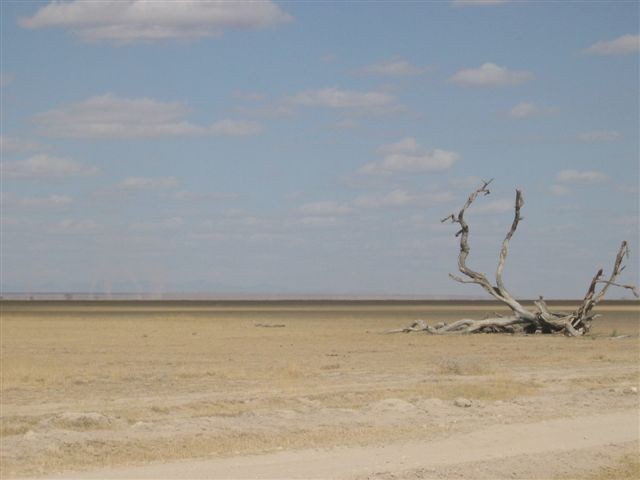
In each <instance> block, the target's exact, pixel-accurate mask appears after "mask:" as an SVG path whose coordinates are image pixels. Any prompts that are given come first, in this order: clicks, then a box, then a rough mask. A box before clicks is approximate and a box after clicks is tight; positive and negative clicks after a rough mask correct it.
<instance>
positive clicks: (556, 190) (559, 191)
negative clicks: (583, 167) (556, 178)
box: [549, 184, 571, 197]
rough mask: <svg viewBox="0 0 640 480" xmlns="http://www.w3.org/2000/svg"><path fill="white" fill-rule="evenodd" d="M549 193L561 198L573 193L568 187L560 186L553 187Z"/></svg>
mask: <svg viewBox="0 0 640 480" xmlns="http://www.w3.org/2000/svg"><path fill="white" fill-rule="evenodd" d="M549 191H550V192H551V193H553V194H554V195H557V196H559V197H561V196H564V195H569V194H570V193H571V190H569V188H568V187H567V186H566V185H558V184H555V185H551V186H550V187H549Z"/></svg>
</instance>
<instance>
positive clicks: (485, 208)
mask: <svg viewBox="0 0 640 480" xmlns="http://www.w3.org/2000/svg"><path fill="white" fill-rule="evenodd" d="M472 208H473V211H474V213H479V214H483V215H491V214H494V213H504V212H508V211H510V210H513V209H514V203H513V200H510V199H508V198H500V199H498V200H493V201H491V202H487V203H483V204H481V205H477V206H476V205H473V206H472Z"/></svg>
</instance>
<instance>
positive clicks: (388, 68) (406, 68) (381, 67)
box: [356, 60, 429, 77]
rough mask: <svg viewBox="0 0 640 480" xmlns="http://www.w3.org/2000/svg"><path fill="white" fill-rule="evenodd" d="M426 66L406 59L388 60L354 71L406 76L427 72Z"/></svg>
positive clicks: (388, 75)
mask: <svg viewBox="0 0 640 480" xmlns="http://www.w3.org/2000/svg"><path fill="white" fill-rule="evenodd" d="M428 70H429V69H428V68H421V67H416V66H415V65H412V64H411V63H409V62H407V61H406V60H389V61H384V62H378V63H374V64H372V65H367V66H365V67H362V68H360V69H358V70H357V71H356V73H362V74H365V75H382V76H386V77H407V76H411V75H420V74H421V73H425V72H427V71H428Z"/></svg>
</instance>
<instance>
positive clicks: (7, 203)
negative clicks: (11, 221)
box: [0, 193, 73, 209]
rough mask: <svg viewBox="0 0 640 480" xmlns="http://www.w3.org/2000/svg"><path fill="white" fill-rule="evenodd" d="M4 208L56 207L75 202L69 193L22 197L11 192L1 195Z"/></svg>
mask: <svg viewBox="0 0 640 480" xmlns="http://www.w3.org/2000/svg"><path fill="white" fill-rule="evenodd" d="M0 199H1V201H2V205H3V206H4V208H7V209H9V208H56V207H66V206H68V205H70V204H71V203H72V202H73V199H72V198H71V197H69V196H67V195H47V196H39V197H34V196H31V197H20V196H17V195H13V194H11V193H3V194H2V196H1V197H0Z"/></svg>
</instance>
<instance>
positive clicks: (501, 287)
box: [387, 180, 640, 336]
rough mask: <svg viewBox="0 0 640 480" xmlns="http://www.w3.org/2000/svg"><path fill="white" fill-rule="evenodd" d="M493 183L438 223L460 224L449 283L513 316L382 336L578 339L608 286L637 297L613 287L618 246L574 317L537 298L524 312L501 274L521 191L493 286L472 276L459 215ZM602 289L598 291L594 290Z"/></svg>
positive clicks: (622, 252) (623, 252)
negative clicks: (466, 286)
mask: <svg viewBox="0 0 640 480" xmlns="http://www.w3.org/2000/svg"><path fill="white" fill-rule="evenodd" d="M491 182H492V180H489V181H487V182H483V183H482V186H481V187H480V188H478V189H477V190H475V191H474V192H472V193H471V195H469V198H468V199H467V201H466V203H465V204H464V206H463V207H462V209H461V210H460V211H459V212H458V213H457V214H451V215H449V216H448V217H445V218H443V219H442V222H446V221H451V223H457V224H459V225H460V230H459V231H458V232H457V233H456V237H460V253H459V255H458V270H459V271H460V273H462V275H464V277H466V278H463V277H459V276H456V275H453V274H449V275H450V276H451V278H453V279H454V280H456V281H457V282H460V283H475V284H478V285H480V286H481V287H482V288H483V289H484V290H485V291H487V293H489V295H491V296H492V297H494V298H495V299H496V300H499V301H500V302H502V303H504V304H506V305H507V306H508V307H509V309H510V310H511V312H512V315H510V316H507V317H502V316H500V315H497V314H496V316H495V317H490V318H485V319H482V320H470V319H463V320H458V321H456V322H454V323H451V324H449V325H447V324H446V323H439V324H437V325H433V326H429V325H427V323H426V322H425V321H424V320H417V321H415V322H413V323H412V324H411V325H410V326H408V327H405V328H401V329H397V330H390V331H388V332H387V333H409V332H427V333H432V334H445V333H518V332H522V333H546V334H550V333H562V334H564V335H567V336H580V335H584V334H585V333H588V332H589V331H590V330H591V323H592V321H593V320H594V319H595V318H597V317H598V316H599V315H596V314H594V313H592V311H593V308H594V307H595V306H596V305H597V304H598V303H599V302H600V301H601V300H602V299H603V298H604V295H605V293H606V292H607V290H608V289H609V287H611V286H615V287H621V288H626V289H629V290H631V291H632V292H633V294H634V295H635V296H636V297H638V296H640V294H639V293H638V289H637V288H636V287H635V286H634V285H624V284H620V283H617V278H618V276H619V275H620V273H621V272H622V271H623V270H624V265H623V264H622V262H623V260H624V259H625V257H627V258H628V256H629V246H628V244H627V242H626V241H623V242H622V244H621V245H620V249H619V250H618V254H617V255H616V260H615V262H614V265H613V269H612V271H611V275H610V276H609V278H608V279H607V280H605V279H603V278H602V276H603V270H602V269H600V270H598V272H597V273H596V275H595V276H594V277H593V279H592V280H591V284H590V285H589V288H588V289H587V293H586V294H585V297H584V299H583V300H582V303H581V304H580V305H579V306H578V307H577V308H576V309H575V310H574V311H573V312H553V311H551V310H550V309H549V307H548V306H547V304H546V303H545V301H544V299H543V298H542V297H540V298H539V299H538V300H536V301H535V302H534V304H535V306H536V310H535V311H530V310H528V309H526V308H524V307H523V306H522V305H521V304H520V302H518V301H517V300H516V299H515V298H514V297H513V296H512V295H511V293H509V291H508V290H507V288H506V286H505V284H504V281H503V279H502V272H503V271H504V266H505V263H506V261H507V255H508V254H509V243H510V242H511V238H512V237H513V235H514V233H515V232H516V229H517V228H518V224H519V223H520V221H521V220H522V217H521V216H520V209H521V208H522V207H523V206H524V199H523V197H522V192H521V191H520V190H516V199H515V208H514V217H513V222H512V223H511V228H510V229H509V231H508V232H507V234H506V236H505V238H504V240H503V241H502V248H501V249H500V258H499V260H498V267H497V269H496V284H495V285H493V284H492V283H491V282H490V281H489V280H488V278H487V277H486V275H485V274H483V273H481V272H476V271H474V270H472V269H471V268H469V267H468V266H467V264H466V261H467V257H468V256H469V252H470V248H469V225H468V224H467V223H466V221H465V218H464V214H465V213H466V211H467V209H468V208H469V207H470V206H471V204H472V203H473V202H474V201H475V200H476V198H477V197H478V195H480V194H482V195H489V193H490V192H489V189H488V188H487V187H488V186H489V184H490V183H491ZM600 284H602V285H603V286H602V287H601V289H600V290H597V288H598V285H600Z"/></svg>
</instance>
